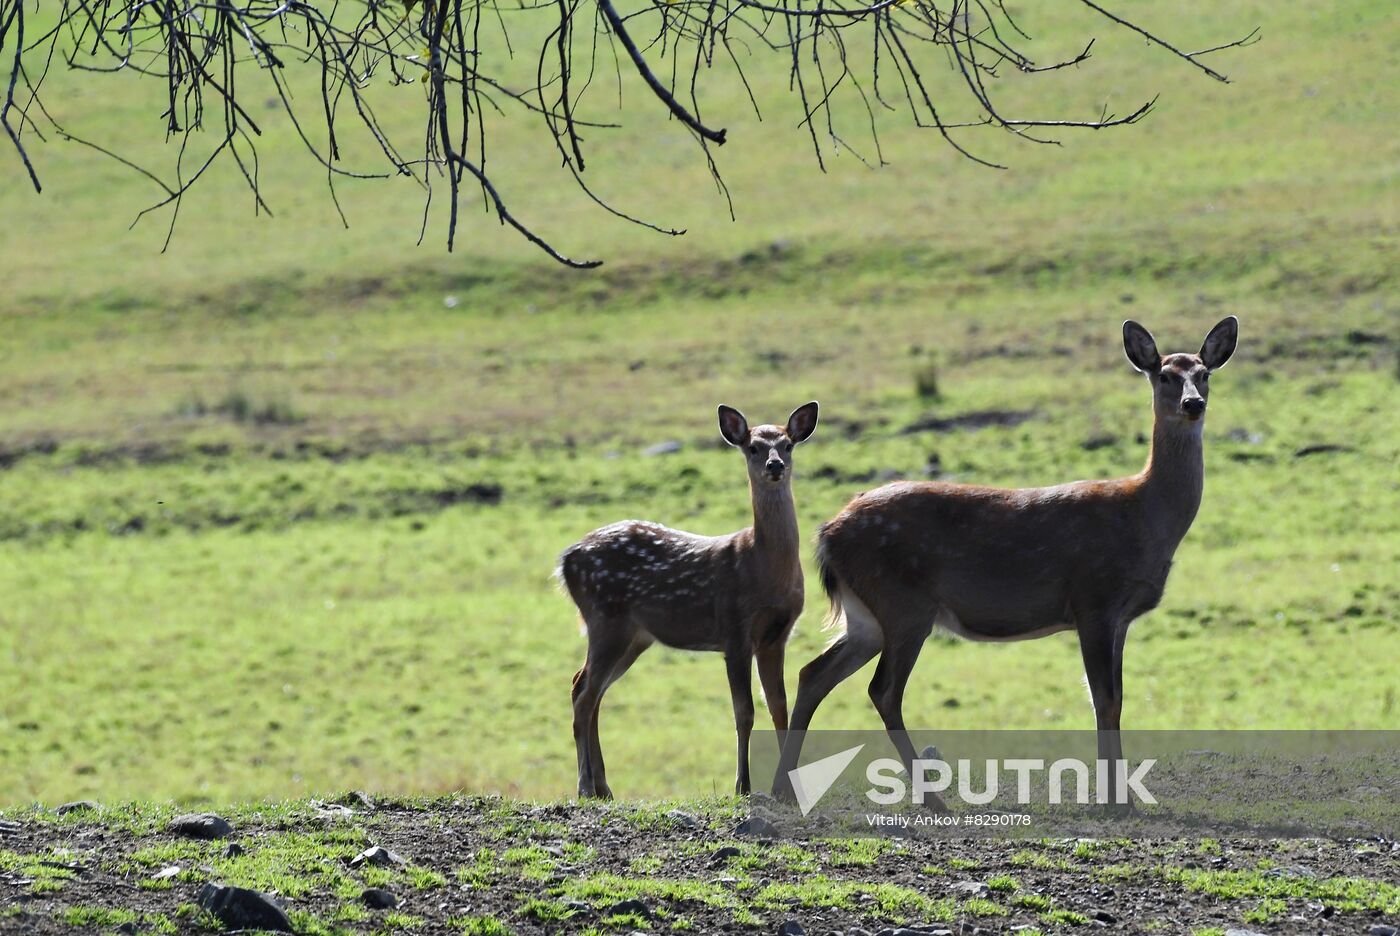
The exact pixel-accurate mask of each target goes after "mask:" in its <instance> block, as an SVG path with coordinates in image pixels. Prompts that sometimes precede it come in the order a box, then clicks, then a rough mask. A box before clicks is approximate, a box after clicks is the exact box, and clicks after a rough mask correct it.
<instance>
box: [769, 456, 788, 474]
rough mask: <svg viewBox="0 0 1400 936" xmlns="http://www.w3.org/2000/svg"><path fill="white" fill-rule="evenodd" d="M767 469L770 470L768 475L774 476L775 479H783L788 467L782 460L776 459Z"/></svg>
mask: <svg viewBox="0 0 1400 936" xmlns="http://www.w3.org/2000/svg"><path fill="white" fill-rule="evenodd" d="M766 467H767V468H768V473H769V474H770V475H772V476H773V477H775V478H781V477H782V476H783V470H784V469H785V468H786V467H787V466H786V465H784V464H783V462H782V459H774V460H773V461H770V462H769V463H768V464H767V466H766Z"/></svg>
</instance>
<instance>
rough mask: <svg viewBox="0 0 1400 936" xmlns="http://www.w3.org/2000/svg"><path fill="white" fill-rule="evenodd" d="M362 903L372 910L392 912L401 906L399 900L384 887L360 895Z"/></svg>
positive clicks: (372, 888)
mask: <svg viewBox="0 0 1400 936" xmlns="http://www.w3.org/2000/svg"><path fill="white" fill-rule="evenodd" d="M360 901H361V902H362V903H363V904H364V905H365V906H366V907H369V908H370V909H371V910H392V909H394V908H395V907H397V906H398V905H399V898H397V897H395V896H394V895H393V892H391V891H386V890H385V889H384V888H382V887H371V888H368V889H367V890H365V892H364V893H363V894H361V895H360Z"/></svg>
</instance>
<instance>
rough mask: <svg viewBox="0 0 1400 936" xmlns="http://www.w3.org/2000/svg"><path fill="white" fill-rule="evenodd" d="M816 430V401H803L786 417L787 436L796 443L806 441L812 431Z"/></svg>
mask: <svg viewBox="0 0 1400 936" xmlns="http://www.w3.org/2000/svg"><path fill="white" fill-rule="evenodd" d="M816 431H817V401H816V400H813V401H812V402H811V403H804V404H802V405H801V406H799V407H798V408H797V409H795V410H793V411H792V415H791V416H789V417H788V421H787V434H788V438H789V439H791V440H792V441H793V444H794V445H796V444H797V443H798V442H806V441H807V440H808V439H810V438H811V437H812V433H814V432H816Z"/></svg>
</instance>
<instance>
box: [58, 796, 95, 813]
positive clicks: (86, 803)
mask: <svg viewBox="0 0 1400 936" xmlns="http://www.w3.org/2000/svg"><path fill="white" fill-rule="evenodd" d="M101 808H102V807H101V806H100V805H98V804H97V803H94V802H93V801H92V800H90V799H85V800H74V801H73V802H71V803H64V804H63V805H62V806H60V807H58V808H57V809H55V810H54V812H56V813H58V814H59V815H60V816H66V815H68V814H69V813H70V812H97V811H98V810H100V809H101Z"/></svg>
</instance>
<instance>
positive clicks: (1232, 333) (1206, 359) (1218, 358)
mask: <svg viewBox="0 0 1400 936" xmlns="http://www.w3.org/2000/svg"><path fill="white" fill-rule="evenodd" d="M1239 338H1240V320H1239V319H1237V318H1235V317H1234V316H1233V315H1231V316H1228V317H1226V318H1223V319H1221V320H1220V321H1219V322H1217V323H1216V325H1215V327H1214V328H1212V329H1211V330H1210V334H1208V335H1206V340H1205V342H1204V343H1203V344H1202V345H1201V361H1202V362H1203V363H1204V364H1205V365H1206V367H1208V368H1210V369H1211V370H1215V369H1216V368H1217V367H1224V366H1225V362H1226V361H1228V360H1230V355H1232V354H1234V353H1235V343H1236V342H1237V341H1239Z"/></svg>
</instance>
